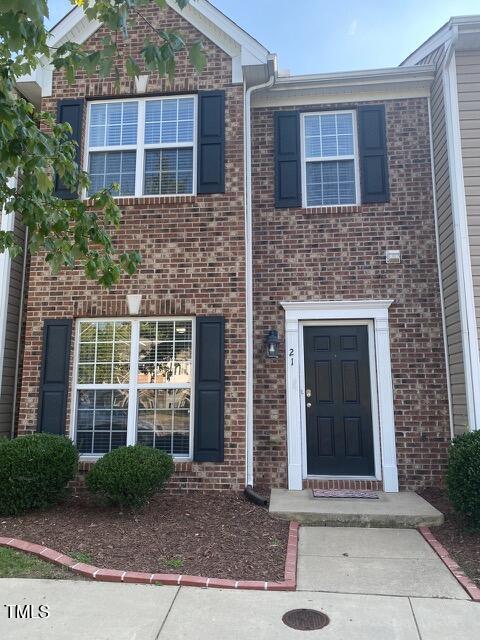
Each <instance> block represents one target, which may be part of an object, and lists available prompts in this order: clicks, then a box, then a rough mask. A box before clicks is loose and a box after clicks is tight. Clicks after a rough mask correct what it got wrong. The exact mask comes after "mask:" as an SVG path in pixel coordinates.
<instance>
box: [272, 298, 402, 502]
mask: <svg viewBox="0 0 480 640" xmlns="http://www.w3.org/2000/svg"><path fill="white" fill-rule="evenodd" d="M392 302H393V300H325V301H304V302H301V301H300V302H298V301H295V302H288V301H286V302H282V303H281V305H282V307H283V308H284V309H285V353H286V378H287V380H286V383H287V447H288V488H289V489H294V490H301V489H302V488H303V478H304V477H306V475H307V474H306V464H305V460H304V449H305V445H304V436H303V431H304V430H303V424H304V419H303V420H302V408H303V410H304V407H303V405H304V403H303V402H302V395H301V393H302V385H303V378H304V371H303V370H302V367H303V355H302V348H303V337H302V333H303V325H304V323H305V322H309V321H310V322H311V321H316V322H322V321H329V323H330V324H332V325H334V324H342V323H344V322H345V321H348V320H350V321H352V320H354V321H357V322H358V321H362V320H363V321H364V320H370V321H372V322H371V324H372V323H373V340H370V342H371V343H372V346H373V347H374V349H375V365H376V366H375V367H374V369H375V375H376V385H372V394H373V392H374V388H375V386H376V389H377V396H378V416H377V417H376V419H377V424H378V425H379V430H377V433H379V439H380V443H378V446H379V448H380V449H381V469H377V467H376V475H377V474H378V475H379V476H380V475H381V476H383V484H384V490H385V491H388V492H397V491H398V472H397V458H396V447H395V423H394V410H393V386H392V371H391V358H390V338H389V329H388V308H389V307H390V305H391V304H392ZM359 324H361V322H359ZM370 368H371V371H372V369H373V367H372V357H371V358H370ZM373 405H374V403H372V418H373V419H375V416H374V415H373V414H374V413H375V409H374V408H373ZM376 446H377V445H376Z"/></svg>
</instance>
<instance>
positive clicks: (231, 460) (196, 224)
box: [18, 2, 245, 489]
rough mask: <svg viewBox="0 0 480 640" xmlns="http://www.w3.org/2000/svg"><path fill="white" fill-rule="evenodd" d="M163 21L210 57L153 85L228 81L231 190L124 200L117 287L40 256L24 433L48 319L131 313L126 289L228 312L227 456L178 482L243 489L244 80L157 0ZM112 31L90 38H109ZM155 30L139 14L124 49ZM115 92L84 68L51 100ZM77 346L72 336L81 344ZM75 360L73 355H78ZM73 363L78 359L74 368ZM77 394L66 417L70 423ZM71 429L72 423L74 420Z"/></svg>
mask: <svg viewBox="0 0 480 640" xmlns="http://www.w3.org/2000/svg"><path fill="white" fill-rule="evenodd" d="M141 11H142V13H143V14H144V15H145V17H146V18H147V19H148V20H149V21H150V22H151V23H152V24H154V25H155V26H157V27H161V28H168V29H177V30H178V31H179V32H180V33H181V34H182V35H183V36H184V37H185V39H186V40H187V42H193V41H194V40H196V39H198V38H202V39H203V41H204V43H205V46H206V52H207V58H208V65H207V68H206V70H205V71H204V72H202V74H201V75H198V74H197V73H196V72H195V70H194V69H193V68H192V67H191V66H190V64H189V62H188V58H187V55H186V54H185V53H182V54H181V55H180V58H179V60H178V63H177V71H176V76H175V80H174V82H173V83H170V82H169V81H168V80H166V79H162V78H159V77H157V76H156V75H155V74H151V76H150V79H149V84H148V88H147V91H148V92H149V93H150V92H151V93H154V92H155V93H158V92H174V93H182V92H185V91H197V90H200V89H224V90H225V92H226V192H225V194H215V195H201V196H197V197H167V198H159V197H157V198H155V197H149V198H143V199H139V200H136V199H133V198H128V199H124V200H121V201H120V202H121V203H122V209H123V216H124V217H123V221H122V225H121V229H120V231H119V232H118V233H117V234H116V245H117V247H118V248H119V249H120V250H121V251H124V250H127V249H128V250H130V249H139V250H140V251H141V253H142V256H143V262H142V265H141V266H140V269H139V270H138V273H137V274H136V275H135V276H133V277H132V278H125V279H124V280H123V281H122V283H121V284H120V285H118V286H115V287H113V288H112V289H111V290H110V291H108V292H107V291H103V290H101V289H100V288H99V287H97V286H95V285H94V284H92V283H91V282H89V281H87V280H86V279H85V278H84V277H83V275H82V273H81V272H80V271H79V270H76V271H63V272H62V273H60V275H58V276H56V277H55V276H53V275H52V274H51V273H50V270H49V268H48V266H47V265H46V264H45V262H44V259H43V256H35V257H33V259H32V263H31V273H30V283H29V294H28V301H27V309H26V314H27V317H26V333H25V362H24V372H23V383H22V389H21V402H20V415H19V427H18V432H19V433H20V434H24V433H29V432H31V431H33V430H34V429H35V426H36V418H37V416H36V412H37V400H38V383H39V369H40V359H41V347H42V328H43V321H44V320H45V319H46V318H61V317H68V318H79V317H90V316H95V317H97V316H98V317H102V316H104V317H107V316H126V315H127V308H126V301H125V296H126V294H127V293H142V294H143V302H142V309H141V314H142V315H146V316H148V315H159V316H173V315H200V314H220V315H224V316H225V318H226V398H225V462H224V463H223V464H205V463H203V464H197V463H182V464H181V465H179V466H178V468H177V473H176V475H175V478H174V482H173V485H174V486H177V487H179V486H181V487H184V488H202V489H227V488H234V489H238V488H241V487H242V486H243V482H244V477H245V437H244V433H245V385H244V379H245V349H244V343H245V340H244V336H245V322H244V318H245V305H244V300H245V289H244V281H245V260H244V255H245V246H244V202H243V88H242V86H241V85H232V83H231V60H230V58H229V57H228V56H227V55H226V54H225V53H224V52H222V51H221V50H220V49H218V48H217V47H216V46H215V45H214V44H212V43H211V42H209V41H207V40H206V38H204V37H203V36H202V35H201V34H200V33H199V32H198V31H196V30H195V29H194V28H193V27H192V26H191V25H190V24H189V23H187V22H186V21H184V20H183V19H182V18H181V17H179V16H178V14H177V13H176V12H175V11H173V10H172V9H170V8H167V9H165V10H160V9H159V8H158V7H157V6H156V5H155V3H154V2H151V3H150V4H149V5H148V6H146V7H143V8H142V9H141ZM104 35H105V32H104V29H103V28H101V29H100V30H98V31H97V32H96V33H95V34H94V35H93V36H92V37H91V38H90V39H89V42H88V44H89V46H91V48H92V49H96V48H99V47H100V46H101V39H102V37H103V36H104ZM146 36H147V37H150V38H154V37H155V36H154V34H152V32H151V30H150V28H149V27H148V26H147V25H146V23H145V22H143V21H141V20H140V19H139V18H138V19H137V20H136V21H135V23H134V25H133V26H132V27H131V28H130V38H129V40H128V41H127V43H126V44H125V46H124V47H123V49H122V55H128V54H133V55H136V56H138V53H139V51H140V49H141V47H142V46H143V43H144V39H145V37H146ZM114 93H115V88H114V82H113V77H112V78H107V79H105V80H103V79H100V78H98V77H95V76H94V77H92V78H86V77H85V75H84V74H83V73H78V74H77V80H76V82H75V84H74V85H69V84H68V83H67V82H66V80H65V77H64V75H63V73H58V72H55V73H54V79H53V96H52V98H48V99H45V100H44V104H43V108H44V109H46V110H50V111H53V112H55V111H56V103H57V100H59V99H62V98H67V97H68V98H71V97H78V96H80V97H84V96H108V95H111V94H114ZM121 93H122V94H127V95H128V94H133V81H132V80H131V79H129V78H127V77H122V78H121ZM72 354H73V343H72ZM72 359H73V358H72ZM72 367H73V362H71V367H70V369H71V374H72V373H73V370H72ZM70 400H71V397H69V408H68V418H67V425H69V424H70ZM67 428H68V427H67Z"/></svg>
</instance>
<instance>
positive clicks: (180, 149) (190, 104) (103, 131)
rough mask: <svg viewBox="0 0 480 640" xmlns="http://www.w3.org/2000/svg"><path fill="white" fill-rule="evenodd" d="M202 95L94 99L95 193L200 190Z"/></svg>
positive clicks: (89, 147)
mask: <svg viewBox="0 0 480 640" xmlns="http://www.w3.org/2000/svg"><path fill="white" fill-rule="evenodd" d="M196 123H197V96H194V95H189V96H167V97H151V98H128V99H123V100H108V101H96V100H95V101H91V102H89V103H88V111H87V136H86V148H85V164H84V169H85V171H87V172H88V173H89V175H90V179H91V187H90V193H95V192H96V191H98V190H99V189H103V188H104V187H110V186H111V185H112V184H118V185H120V189H119V191H117V192H116V193H115V195H116V196H135V197H141V196H144V195H145V196H146V195H148V196H151V195H160V196H164V195H192V194H194V193H195V192H196V155H197V153H196V148H197V144H196V137H197V124H196Z"/></svg>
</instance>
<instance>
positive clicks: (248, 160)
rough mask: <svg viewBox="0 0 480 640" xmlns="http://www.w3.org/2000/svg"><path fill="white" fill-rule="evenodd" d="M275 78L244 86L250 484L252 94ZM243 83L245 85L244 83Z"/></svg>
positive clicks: (249, 473) (249, 461) (249, 466)
mask: <svg viewBox="0 0 480 640" xmlns="http://www.w3.org/2000/svg"><path fill="white" fill-rule="evenodd" d="M274 82H275V73H273V74H272V75H271V76H270V78H269V79H268V80H267V82H264V83H262V84H258V85H254V86H252V87H249V88H248V89H247V88H245V91H244V96H245V98H244V105H243V107H244V119H243V122H244V127H243V155H244V165H243V166H244V167H245V177H244V199H245V298H246V301H245V307H246V309H245V318H246V338H247V339H246V362H245V374H246V406H245V422H246V429H245V438H246V443H245V444H246V450H247V455H246V474H245V475H246V482H245V484H246V486H251V487H253V257H252V253H253V252H252V132H251V109H250V106H251V97H252V93H254V91H258V90H259V89H265V88H267V87H271V86H272V85H273V83H274ZM244 86H245V85H244Z"/></svg>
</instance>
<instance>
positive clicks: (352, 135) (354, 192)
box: [300, 110, 360, 208]
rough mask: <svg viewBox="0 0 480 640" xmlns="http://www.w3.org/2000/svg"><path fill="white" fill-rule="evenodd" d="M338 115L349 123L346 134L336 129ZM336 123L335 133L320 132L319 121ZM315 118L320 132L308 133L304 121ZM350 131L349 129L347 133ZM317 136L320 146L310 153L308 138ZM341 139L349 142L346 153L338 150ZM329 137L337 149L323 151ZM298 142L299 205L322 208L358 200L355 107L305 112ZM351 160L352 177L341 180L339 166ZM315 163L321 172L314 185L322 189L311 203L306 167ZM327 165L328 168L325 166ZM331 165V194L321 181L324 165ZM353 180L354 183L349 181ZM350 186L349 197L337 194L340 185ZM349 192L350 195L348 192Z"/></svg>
mask: <svg viewBox="0 0 480 640" xmlns="http://www.w3.org/2000/svg"><path fill="white" fill-rule="evenodd" d="M338 116H344V120H345V123H348V122H350V123H351V129H350V130H349V131H347V132H345V133H342V132H339V130H338ZM327 118H328V119H329V120H330V121H333V120H334V122H335V133H334V134H333V133H328V134H324V135H323V131H322V122H325V120H326V119H327ZM315 120H316V121H317V122H318V127H319V133H318V135H317V134H312V135H310V136H309V135H307V132H306V128H307V124H308V123H309V122H310V123H314V122H315ZM350 131H351V132H350ZM309 138H311V139H315V138H318V143H319V148H318V153H312V152H311V149H309V144H308V139H309ZM342 139H344V140H345V142H351V150H350V149H348V153H347V152H346V151H344V152H342V149H339V146H341V145H340V142H341V141H342ZM327 140H329V141H330V142H332V143H334V145H335V147H336V152H335V153H331V149H330V152H327V150H325V151H324V149H323V144H324V141H327ZM300 144H301V150H300V151H301V159H302V161H301V173H302V176H301V177H302V206H303V207H304V208H322V207H332V206H333V207H338V206H351V205H356V204H359V203H360V172H359V158H358V136H357V118H356V111H355V110H344V111H312V112H305V113H302V114H301V115H300ZM347 163H348V164H350V163H352V165H353V166H352V174H351V179H349V180H342V179H341V178H340V174H339V171H340V167H343V168H347V167H348V164H347ZM314 165H316V167H317V168H318V170H319V171H320V172H321V173H322V179H321V180H320V182H317V183H316V184H317V186H319V187H320V189H321V197H320V198H319V199H318V201H317V202H312V199H313V198H312V197H310V189H309V186H311V185H312V183H309V180H308V169H309V167H313V166H314ZM328 165H330V167H328ZM324 167H325V168H327V167H328V168H330V169H331V170H334V169H335V170H336V172H337V180H335V181H332V182H330V183H327V184H330V186H331V189H334V188H336V189H337V194H336V195H334V194H333V192H332V191H331V192H330V195H328V194H327V193H326V191H327V190H326V189H324V185H325V182H324V181H323V170H324V169H323V168H324ZM351 183H353V184H351ZM342 184H344V185H351V188H349V190H350V192H351V197H348V198H347V197H346V196H345V195H342V194H341V193H340V188H341V185H342ZM349 195H350V194H349Z"/></svg>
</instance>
